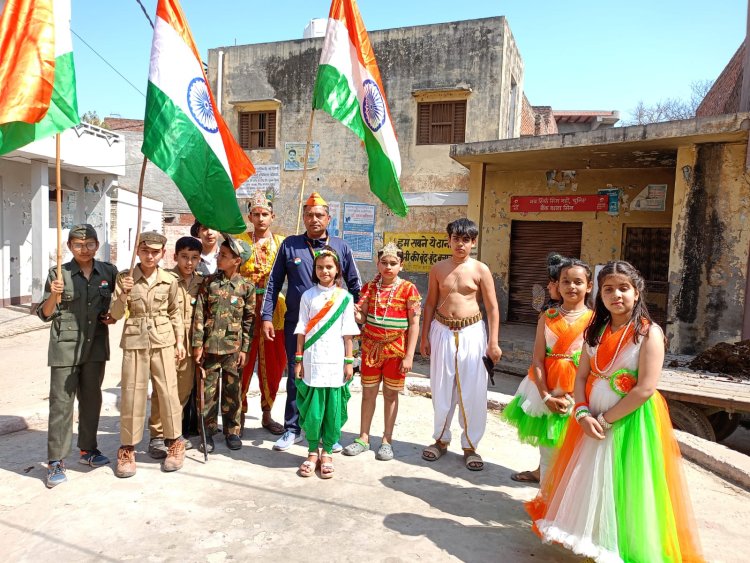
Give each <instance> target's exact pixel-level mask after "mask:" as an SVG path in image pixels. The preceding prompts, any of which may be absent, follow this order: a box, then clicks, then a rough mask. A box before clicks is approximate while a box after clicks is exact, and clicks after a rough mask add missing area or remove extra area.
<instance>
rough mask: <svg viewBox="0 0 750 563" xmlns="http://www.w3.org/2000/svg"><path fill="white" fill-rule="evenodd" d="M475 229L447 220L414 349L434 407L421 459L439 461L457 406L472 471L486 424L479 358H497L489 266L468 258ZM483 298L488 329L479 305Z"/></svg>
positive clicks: (496, 325)
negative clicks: (442, 252) (445, 251)
mask: <svg viewBox="0 0 750 563" xmlns="http://www.w3.org/2000/svg"><path fill="white" fill-rule="evenodd" d="M478 235H479V230H478V228H477V225H476V223H474V222H473V221H470V220H469V219H457V220H455V221H453V222H452V223H449V224H448V242H449V245H450V248H451V252H452V255H451V257H450V258H448V259H446V260H442V261H440V262H438V263H437V264H435V265H434V266H433V267H432V269H431V270H430V279H429V286H428V289H427V302H426V303H425V308H424V324H423V325H422V341H421V343H420V347H419V351H420V353H421V354H422V355H423V356H429V357H430V387H431V391H432V406H433V409H434V411H435V431H434V433H433V436H432V437H433V439H434V440H435V443H434V444H432V445H431V446H427V447H426V448H425V449H424V450H423V452H422V458H423V459H425V460H427V461H435V460H437V459H439V458H440V457H441V456H442V455H443V454H444V453H445V452H446V451H447V450H448V444H449V443H450V441H451V430H450V426H451V421H452V419H453V413H454V412H455V411H456V406H458V409H459V416H458V422H459V424H460V425H461V429H462V430H463V432H462V433H461V447H462V448H463V450H464V463H465V465H466V468H467V469H469V470H471V471H481V470H482V469H484V462H483V461H482V458H481V457H480V456H479V454H478V453H477V452H476V449H477V446H478V445H479V441H480V440H481V439H482V435H483V434H484V429H485V426H486V424H487V370H486V368H485V365H484V362H483V360H482V358H483V357H484V356H486V357H487V358H489V359H490V360H491V361H492V362H493V363H495V362H497V361H499V360H500V356H501V355H502V351H501V350H500V346H499V345H498V336H499V331H500V314H499V309H498V306H497V297H496V296H495V284H494V282H493V279H492V273H491V272H490V269H489V268H488V267H487V266H486V264H483V263H482V262H479V261H478V260H474V259H473V258H472V257H471V249H472V248H474V246H475V245H476V243H477V236H478ZM480 300H481V301H482V302H484V307H485V311H486V313H487V325H488V329H489V337H488V335H487V329H485V326H484V323H483V322H482V313H481V311H480V309H479V303H480Z"/></svg>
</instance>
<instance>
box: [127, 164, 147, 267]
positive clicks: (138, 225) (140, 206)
mask: <svg viewBox="0 0 750 563" xmlns="http://www.w3.org/2000/svg"><path fill="white" fill-rule="evenodd" d="M147 163H148V158H146V157H145V156H144V157H143V166H141V180H140V182H138V220H137V221H136V226H135V245H134V246H133V257H132V258H131V259H130V270H129V271H128V276H132V275H133V268H135V258H136V256H138V245H139V244H141V214H142V211H143V179H144V178H145V177H146V164H147Z"/></svg>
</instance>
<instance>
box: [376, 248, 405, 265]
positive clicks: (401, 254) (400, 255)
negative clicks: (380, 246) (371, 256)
mask: <svg viewBox="0 0 750 563" xmlns="http://www.w3.org/2000/svg"><path fill="white" fill-rule="evenodd" d="M382 257H383V251H382V250H378V262H379V261H380V259H381V258H382ZM396 258H398V259H399V260H401V262H403V261H404V251H403V250H401V249H400V248H399V249H398V252H396Z"/></svg>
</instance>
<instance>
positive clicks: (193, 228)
mask: <svg viewBox="0 0 750 563" xmlns="http://www.w3.org/2000/svg"><path fill="white" fill-rule="evenodd" d="M200 229H201V222H200V221H198V219H196V220H195V223H193V224H192V226H191V227H190V236H191V237H195V238H198V231H200Z"/></svg>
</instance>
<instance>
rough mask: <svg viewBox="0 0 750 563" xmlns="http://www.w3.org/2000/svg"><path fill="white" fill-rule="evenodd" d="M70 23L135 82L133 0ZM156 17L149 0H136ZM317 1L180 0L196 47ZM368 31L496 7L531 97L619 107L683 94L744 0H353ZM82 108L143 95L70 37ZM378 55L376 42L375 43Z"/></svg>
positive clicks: (287, 32) (141, 40)
mask: <svg viewBox="0 0 750 563" xmlns="http://www.w3.org/2000/svg"><path fill="white" fill-rule="evenodd" d="M72 3H73V19H72V23H71V27H72V29H73V31H75V32H76V33H77V34H78V35H80V36H81V37H82V38H83V39H84V40H85V41H86V42H87V43H88V44H89V45H91V46H92V47H93V48H94V49H95V50H96V51H97V52H98V53H99V54H101V55H102V56H103V57H104V58H105V59H107V61H109V62H110V63H111V64H112V65H113V66H114V67H115V68H117V70H119V71H120V72H121V73H122V74H123V75H124V76H125V77H126V78H127V79H128V80H129V81H130V82H132V83H133V84H134V85H135V86H136V87H138V89H139V90H140V91H141V92H145V91H146V81H147V78H148V62H149V54H150V51H151V36H152V31H151V27H150V26H149V24H148V22H147V20H146V18H145V17H144V15H143V13H142V11H141V8H140V6H139V5H138V3H137V2H136V0H72ZM142 3H143V5H144V6H145V7H146V9H147V10H148V12H149V15H150V16H151V18H152V19H153V18H154V13H155V11H156V0H142ZM329 7H330V3H329V2H327V1H326V0H284V1H264V2H252V1H249V0H211V1H208V0H182V8H183V10H184V12H185V14H186V16H187V19H188V22H189V23H190V27H191V29H192V31H193V36H194V37H195V40H196V43H197V44H198V49H199V51H200V52H201V54H202V55H203V57H204V60H206V59H207V52H208V49H210V48H215V47H220V46H222V45H234V44H235V43H236V44H238V45H241V44H246V43H262V42H266V41H283V40H287V39H298V38H301V37H302V31H303V29H304V28H305V26H306V25H307V23H308V22H309V21H310V20H311V19H312V18H316V17H326V16H327V15H328V10H329ZM359 7H360V11H361V12H362V17H363V19H364V22H365V25H366V26H367V28H368V30H375V29H383V28H389V27H403V26H410V25H421V24H429V23H437V22H445V21H455V20H464V19H472V18H481V17H488V16H499V15H504V16H506V17H507V18H508V22H509V24H510V28H511V31H512V33H513V35H514V37H515V39H516V43H517V44H518V48H519V50H520V53H521V57H522V58H523V61H524V66H525V77H524V91H525V93H526V95H527V97H528V98H529V101H530V102H531V103H532V104H533V105H550V106H552V107H553V108H555V109H578V110H580V109H597V110H619V111H620V113H621V116H622V117H623V118H624V117H627V114H628V112H629V111H630V110H631V109H633V107H635V105H636V103H637V102H638V101H639V100H643V101H644V102H646V103H647V104H649V103H654V102H656V101H658V100H660V99H663V98H667V97H679V98H687V97H689V95H690V83H691V82H692V81H695V80H704V79H711V80H713V79H715V78H716V77H717V76H718V74H719V73H720V72H721V70H722V69H723V68H724V65H726V63H727V62H728V61H729V58H730V57H731V56H732V55H733V54H734V52H735V51H736V49H737V47H738V46H739V45H740V43H741V42H742V39H743V37H744V36H745V27H746V11H747V1H746V0H713V1H708V0H648V1H646V0H630V1H628V2H624V1H617V2H610V1H601V0H598V1H595V0H570V1H567V2H561V1H559V0H554V1H553V0H510V1H502V0H494V1H492V0H487V1H481V0H459V1H456V0H450V1H448V0H432V1H427V0H359ZM73 45H74V50H75V61H76V73H77V77H78V99H79V102H78V104H79V110H80V112H81V113H84V112H85V111H89V110H94V111H96V112H97V113H98V114H99V116H100V117H104V116H107V115H111V114H119V115H120V116H121V117H128V118H143V111H144V103H145V98H144V97H143V96H142V95H141V94H139V93H138V92H136V91H135V90H134V89H133V88H132V87H131V86H130V85H129V84H128V83H127V82H125V80H123V79H122V78H120V77H119V76H118V75H117V74H116V73H115V72H114V71H112V70H111V69H110V68H109V67H108V66H107V65H106V64H105V63H104V62H102V60H101V59H100V58H98V57H97V56H96V55H95V54H94V53H92V51H91V50H90V49H89V48H88V47H87V46H86V45H84V44H83V43H82V42H81V41H80V40H79V39H78V38H77V37H76V36H75V35H74V36H73ZM376 56H377V53H376Z"/></svg>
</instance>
